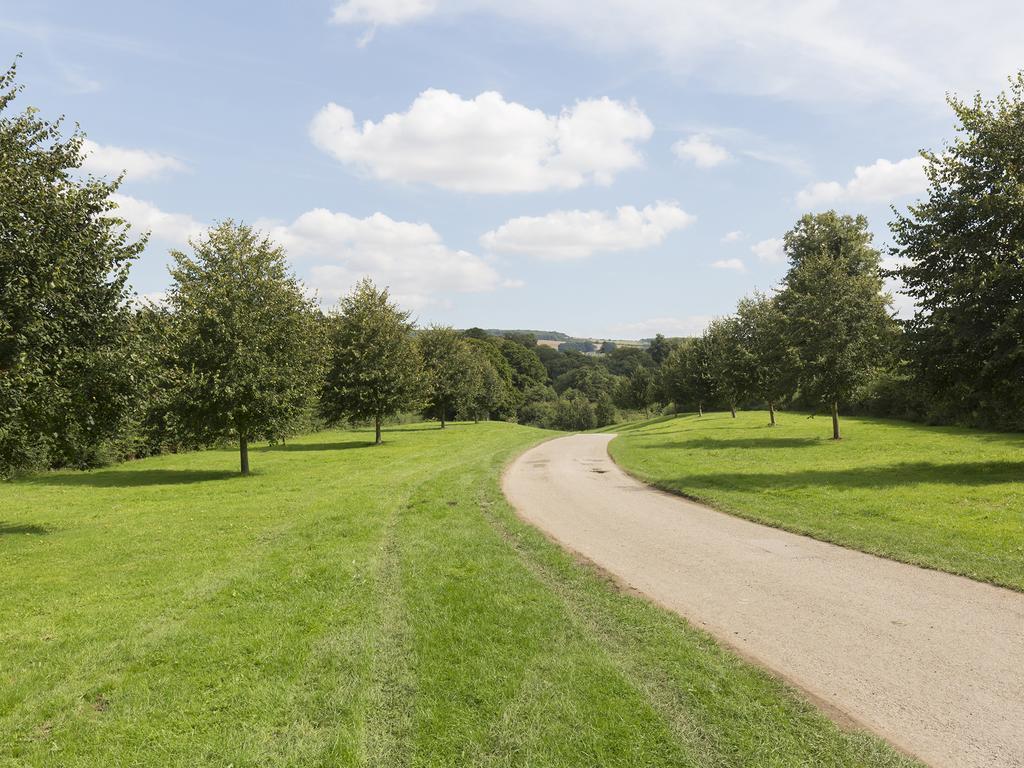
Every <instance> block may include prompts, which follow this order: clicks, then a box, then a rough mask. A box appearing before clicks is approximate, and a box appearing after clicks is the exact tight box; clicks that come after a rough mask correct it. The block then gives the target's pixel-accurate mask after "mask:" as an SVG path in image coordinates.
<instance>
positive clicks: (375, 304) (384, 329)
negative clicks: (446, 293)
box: [320, 278, 422, 445]
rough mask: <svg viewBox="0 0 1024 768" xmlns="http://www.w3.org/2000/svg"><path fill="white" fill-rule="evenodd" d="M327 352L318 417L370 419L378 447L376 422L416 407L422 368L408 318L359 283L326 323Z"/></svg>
mask: <svg viewBox="0 0 1024 768" xmlns="http://www.w3.org/2000/svg"><path fill="white" fill-rule="evenodd" d="M327 348H328V365H327V373H326V376H325V377H324V385H323V388H322V390H321V394H320V410H321V413H322V414H323V415H324V417H325V418H326V419H327V420H328V421H329V422H338V421H341V420H343V419H348V420H349V421H360V420H363V419H372V420H373V422H374V431H375V439H374V442H375V444H377V445H380V443H381V442H382V437H381V421H382V420H383V419H385V418H387V417H390V416H393V415H395V414H396V413H398V412H399V411H402V410H406V409H412V408H415V407H417V406H418V405H419V395H420V389H421V386H422V363H421V359H420V355H419V351H418V350H417V348H416V345H415V343H414V342H413V338H412V323H411V322H410V321H409V313H408V312H405V311H402V310H401V309H399V308H398V307H397V306H396V305H395V304H394V303H392V301H391V299H390V297H389V296H388V291H387V289H386V288H383V289H378V288H377V287H376V286H375V285H374V284H373V281H372V280H370V279H369V278H364V279H362V280H360V281H359V282H358V283H356V285H355V287H354V288H353V289H352V290H351V291H350V292H349V293H348V294H347V295H346V296H343V297H342V298H341V300H340V301H339V303H338V309H337V312H336V314H334V315H333V316H332V317H331V318H330V322H329V330H328V342H327Z"/></svg>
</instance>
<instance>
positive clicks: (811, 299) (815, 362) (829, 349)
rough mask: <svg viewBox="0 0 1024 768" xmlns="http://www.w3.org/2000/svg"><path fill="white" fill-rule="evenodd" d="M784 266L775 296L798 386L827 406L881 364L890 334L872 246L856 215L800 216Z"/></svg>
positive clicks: (835, 424)
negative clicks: (793, 354) (797, 369)
mask: <svg viewBox="0 0 1024 768" xmlns="http://www.w3.org/2000/svg"><path fill="white" fill-rule="evenodd" d="M785 242H786V252H787V254H788V255H789V257H790V268H789V272H788V273H787V274H786V277H785V279H784V281H783V286H784V287H783V290H782V292H781V293H780V294H779V296H778V301H779V307H780V308H781V310H782V312H783V314H784V315H785V316H786V320H787V324H788V327H789V332H790V340H791V343H792V346H793V347H794V349H795V350H796V354H797V356H798V359H799V362H800V386H801V390H802V392H803V393H804V394H805V395H807V396H809V397H811V398H814V399H817V401H818V402H822V403H827V404H828V405H830V406H831V411H832V437H833V439H835V440H839V439H840V437H841V433H840V429H839V404H840V403H843V402H845V401H847V400H848V399H849V397H850V396H851V394H852V393H853V392H854V391H855V390H856V388H857V387H858V386H860V385H861V384H862V383H863V382H865V381H866V380H867V379H868V377H869V376H870V374H871V372H872V370H874V369H875V368H877V367H878V366H879V365H881V364H883V363H884V362H885V360H886V355H887V352H888V351H889V350H890V348H891V346H892V343H893V337H894V333H895V323H894V322H893V320H892V318H891V317H890V316H889V312H888V305H889V297H888V296H887V295H886V294H884V293H883V292H882V276H881V272H880V269H879V255H878V251H876V250H875V249H874V248H872V247H871V233H870V232H869V231H868V222H867V219H866V218H864V217H863V216H857V217H852V216H839V215H838V214H836V213H835V212H834V211H829V212H828V213H823V214H816V215H811V214H808V215H806V216H804V217H803V218H802V219H800V221H799V222H798V223H797V225H796V227H794V228H793V229H792V230H791V231H790V232H788V233H787V234H786V237H785Z"/></svg>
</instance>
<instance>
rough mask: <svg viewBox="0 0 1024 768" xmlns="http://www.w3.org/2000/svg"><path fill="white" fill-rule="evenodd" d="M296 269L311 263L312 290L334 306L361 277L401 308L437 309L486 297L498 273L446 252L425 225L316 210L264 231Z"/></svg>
mask: <svg viewBox="0 0 1024 768" xmlns="http://www.w3.org/2000/svg"><path fill="white" fill-rule="evenodd" d="M263 228H266V229H268V232H269V234H270V236H271V237H273V238H274V240H275V241H277V242H279V243H280V244H281V245H283V246H284V247H285V249H286V250H287V251H288V254H289V256H291V257H292V258H293V259H295V260H297V261H298V262H300V263H303V262H305V263H311V264H312V266H310V268H309V275H310V279H309V280H308V282H309V284H310V287H311V288H314V289H316V290H317V291H318V292H319V294H320V296H321V297H323V298H325V299H327V300H328V301H334V300H336V299H337V298H338V297H339V296H341V295H342V294H344V293H346V292H347V291H348V290H349V289H350V288H351V286H352V284H353V283H355V281H356V280H358V279H359V278H360V277H363V276H364V275H369V276H370V277H372V278H373V279H374V280H375V281H376V282H377V283H378V284H380V285H387V286H389V287H390V288H391V293H392V295H393V296H394V297H395V299H396V300H397V301H399V302H400V303H401V304H402V305H403V306H406V307H410V308H420V307H423V306H427V305H431V304H437V303H439V302H440V301H441V300H442V297H443V296H444V295H445V294H449V293H466V292H476V291H490V290H494V289H495V288H497V287H499V286H501V285H503V281H502V278H501V276H500V275H499V274H498V272H497V271H496V270H495V269H494V267H492V266H491V265H490V264H488V263H487V262H486V261H484V260H483V259H481V258H480V257H479V256H475V255H474V254H472V253H469V252H467V251H460V250H455V249H452V248H448V247H447V246H446V245H445V244H444V243H443V242H442V240H441V236H440V235H439V234H438V233H437V232H436V231H435V230H434V229H433V227H431V226H430V225H429V224H418V223H413V222H408V221H395V220H394V219H392V218H390V217H389V216H386V215H385V214H383V213H375V214H373V215H371V216H367V217H366V218H362V219H360V218H356V217H354V216H350V215H349V214H347V213H338V212H332V211H329V210H326V209H324V208H317V209H314V210H311V211H307V212H306V213H303V214H302V215H301V216H299V217H298V218H297V219H296V220H295V221H293V222H292V223H291V224H287V225H277V226H271V227H263Z"/></svg>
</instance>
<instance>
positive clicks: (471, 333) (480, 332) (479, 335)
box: [462, 326, 491, 341]
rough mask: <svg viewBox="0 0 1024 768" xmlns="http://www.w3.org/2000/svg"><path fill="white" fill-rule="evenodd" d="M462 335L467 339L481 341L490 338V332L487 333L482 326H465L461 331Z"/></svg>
mask: <svg viewBox="0 0 1024 768" xmlns="http://www.w3.org/2000/svg"><path fill="white" fill-rule="evenodd" d="M462 335H463V336H465V337H466V338H467V339H480V340H481V341H486V340H487V339H489V338H491V334H489V333H488V332H487V331H485V330H484V329H483V328H477V327H476V326H474V327H472V328H467V329H466V330H464V331H463V332H462Z"/></svg>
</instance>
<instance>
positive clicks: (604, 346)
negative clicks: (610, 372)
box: [598, 339, 618, 355]
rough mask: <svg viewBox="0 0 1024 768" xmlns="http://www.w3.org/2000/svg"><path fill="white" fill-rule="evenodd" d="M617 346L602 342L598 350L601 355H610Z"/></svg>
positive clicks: (607, 341) (610, 342) (609, 342)
mask: <svg viewBox="0 0 1024 768" xmlns="http://www.w3.org/2000/svg"><path fill="white" fill-rule="evenodd" d="M617 346H618V345H617V344H616V343H615V342H614V341H609V340H607V339H606V340H604V341H602V342H601V348H600V349H599V350H598V352H600V353H601V354H602V355H610V354H611V353H612V352H614V351H615V348H616V347H617Z"/></svg>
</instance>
